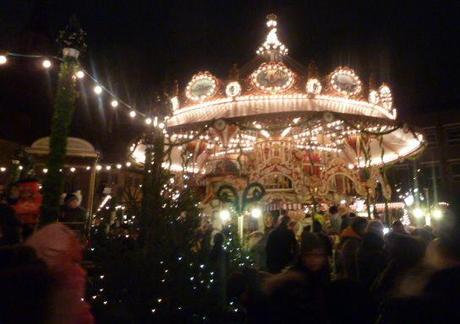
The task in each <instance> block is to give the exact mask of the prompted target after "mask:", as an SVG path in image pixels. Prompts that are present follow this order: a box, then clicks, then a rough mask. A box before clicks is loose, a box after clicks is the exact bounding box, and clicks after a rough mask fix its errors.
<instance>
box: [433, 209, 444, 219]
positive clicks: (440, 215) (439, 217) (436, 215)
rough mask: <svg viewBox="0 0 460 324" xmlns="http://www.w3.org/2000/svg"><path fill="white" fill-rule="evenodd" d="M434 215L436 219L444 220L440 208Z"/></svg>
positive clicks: (434, 211) (435, 210)
mask: <svg viewBox="0 0 460 324" xmlns="http://www.w3.org/2000/svg"><path fill="white" fill-rule="evenodd" d="M432 215H433V217H434V218H436V219H441V218H442V211H441V210H440V209H438V208H436V209H434V210H433V212H432Z"/></svg>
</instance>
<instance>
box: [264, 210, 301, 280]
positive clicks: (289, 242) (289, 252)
mask: <svg viewBox="0 0 460 324" xmlns="http://www.w3.org/2000/svg"><path fill="white" fill-rule="evenodd" d="M288 223H289V217H287V216H283V217H281V219H280V222H279V225H278V226H277V228H276V229H274V230H273V231H272V232H271V233H270V234H269V236H268V239H267V247H266V251H267V270H268V271H269V272H271V273H278V272H280V271H281V270H283V269H284V268H285V267H286V266H288V265H289V264H290V263H291V262H292V260H293V258H294V256H295V254H296V252H297V241H296V239H295V235H294V233H293V232H292V231H291V230H289V228H288Z"/></svg>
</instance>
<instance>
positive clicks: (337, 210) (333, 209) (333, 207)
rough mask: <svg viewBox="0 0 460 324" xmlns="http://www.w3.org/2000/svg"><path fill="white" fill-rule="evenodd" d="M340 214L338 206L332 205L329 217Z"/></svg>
mask: <svg viewBox="0 0 460 324" xmlns="http://www.w3.org/2000/svg"><path fill="white" fill-rule="evenodd" d="M338 212H339V209H338V208H337V206H335V205H332V206H331V207H329V215H335V214H337V213H338Z"/></svg>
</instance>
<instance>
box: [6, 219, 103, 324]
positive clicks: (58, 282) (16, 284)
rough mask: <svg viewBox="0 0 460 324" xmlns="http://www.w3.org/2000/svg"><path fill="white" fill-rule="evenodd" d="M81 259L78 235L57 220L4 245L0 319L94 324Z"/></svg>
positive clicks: (53, 323) (64, 323)
mask: <svg viewBox="0 0 460 324" xmlns="http://www.w3.org/2000/svg"><path fill="white" fill-rule="evenodd" d="M81 260H82V246H81V244H80V242H79V240H78V239H77V237H76V236H75V234H74V233H73V232H72V231H71V230H70V229H69V228H67V227H66V226H64V225H62V224H59V223H54V224H50V225H47V226H45V227H43V228H42V229H40V230H39V231H37V232H35V233H34V234H32V235H31V236H30V237H29V238H28V239H27V240H26V241H25V243H24V244H23V245H17V246H14V247H7V248H3V249H0V264H1V265H2V266H1V267H0V287H1V289H0V323H37V324H38V323H40V324H41V323H47V324H48V323H49V324H58V323H59V324H73V323H80V324H92V323H94V320H93V316H92V314H91V312H90V309H89V305H88V304H87V303H86V302H85V301H84V296H85V286H86V273H85V271H84V270H83V268H82V267H81V266H80V262H81Z"/></svg>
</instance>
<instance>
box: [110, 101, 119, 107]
mask: <svg viewBox="0 0 460 324" xmlns="http://www.w3.org/2000/svg"><path fill="white" fill-rule="evenodd" d="M110 105H111V106H112V107H113V108H117V107H118V101H117V100H112V102H111V103H110Z"/></svg>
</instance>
